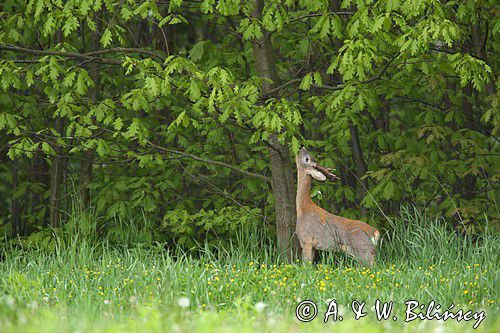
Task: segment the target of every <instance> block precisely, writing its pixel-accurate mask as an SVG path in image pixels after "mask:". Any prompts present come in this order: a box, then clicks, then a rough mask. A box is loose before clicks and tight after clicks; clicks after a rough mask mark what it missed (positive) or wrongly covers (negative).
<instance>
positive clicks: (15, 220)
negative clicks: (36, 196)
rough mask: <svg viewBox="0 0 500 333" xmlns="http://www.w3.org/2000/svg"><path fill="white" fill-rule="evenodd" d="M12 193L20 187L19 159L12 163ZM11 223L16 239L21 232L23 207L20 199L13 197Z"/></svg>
mask: <svg viewBox="0 0 500 333" xmlns="http://www.w3.org/2000/svg"><path fill="white" fill-rule="evenodd" d="M12 164H13V165H12V191H13V192H15V191H16V189H17V185H18V179H17V171H18V169H19V166H18V159H17V158H15V159H14V161H13V163H12ZM10 216H11V223H12V236H13V237H16V236H18V235H19V234H20V231H21V205H20V204H19V198H15V197H14V196H13V197H12V207H11V210H10Z"/></svg>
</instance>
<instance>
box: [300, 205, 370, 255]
mask: <svg viewBox="0 0 500 333" xmlns="http://www.w3.org/2000/svg"><path fill="white" fill-rule="evenodd" d="M308 208H309V209H307V210H306V211H304V212H302V214H299V215H298V218H297V234H298V236H299V239H300V240H301V242H302V241H303V240H307V239H310V237H314V238H315V239H316V240H317V241H318V245H317V246H316V248H317V249H319V250H328V249H334V248H339V247H345V246H347V247H351V248H355V249H357V250H358V251H369V252H372V251H373V249H374V248H375V243H376V242H374V241H373V239H374V232H375V229H374V228H372V227H371V226H370V225H368V224H367V223H365V222H362V221H359V220H351V219H348V218H344V217H341V216H337V215H333V214H331V213H329V212H327V211H326V210H324V209H323V208H321V207H319V206H316V205H315V206H311V207H308Z"/></svg>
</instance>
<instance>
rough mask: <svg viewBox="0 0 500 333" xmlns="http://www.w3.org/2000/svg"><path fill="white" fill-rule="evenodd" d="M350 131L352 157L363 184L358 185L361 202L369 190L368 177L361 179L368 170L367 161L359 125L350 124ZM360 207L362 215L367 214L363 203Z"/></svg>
mask: <svg viewBox="0 0 500 333" xmlns="http://www.w3.org/2000/svg"><path fill="white" fill-rule="evenodd" d="M349 131H350V132H351V150H352V158H353V160H354V164H355V165H356V171H357V177H358V179H359V182H360V183H361V186H360V187H358V189H359V190H358V197H359V200H360V202H361V201H362V200H363V198H364V197H365V195H366V191H367V190H368V181H367V180H366V179H361V178H362V177H363V176H364V175H365V174H366V171H367V168H366V162H365V159H364V157H363V151H362V150H361V144H360V142H359V133H358V127H357V126H356V125H353V124H351V125H350V126H349ZM360 209H361V215H363V216H366V209H365V208H364V207H362V206H361V205H360Z"/></svg>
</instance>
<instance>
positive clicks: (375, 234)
mask: <svg viewBox="0 0 500 333" xmlns="http://www.w3.org/2000/svg"><path fill="white" fill-rule="evenodd" d="M295 163H296V164H297V180H298V182H297V236H298V238H299V241H300V246H301V247H302V259H303V260H304V261H308V262H312V261H313V259H314V253H315V250H332V249H341V250H342V251H344V252H346V253H347V254H349V255H351V256H353V257H355V258H357V259H358V260H360V261H361V262H363V263H365V264H367V265H370V266H372V265H373V264H374V263H375V249H376V246H377V243H378V240H379V239H380V232H379V231H378V230H377V229H375V228H372V227H371V226H369V225H368V224H366V223H365V222H361V221H358V220H350V219H347V218H344V217H340V216H336V215H333V214H331V213H329V212H327V211H326V210H324V209H323V208H321V207H319V206H318V205H316V204H315V203H314V202H313V201H312V199H311V195H310V193H309V192H310V190H311V182H312V179H313V178H314V179H317V180H320V181H324V180H325V179H326V178H329V179H330V180H335V179H339V178H338V177H337V176H335V175H334V174H333V173H332V172H331V169H328V168H324V167H322V166H321V165H319V164H318V163H316V162H315V161H314V160H313V159H312V158H311V156H310V155H309V153H308V152H307V150H306V149H305V148H302V149H301V150H300V152H299V154H298V155H297V157H296V159H295Z"/></svg>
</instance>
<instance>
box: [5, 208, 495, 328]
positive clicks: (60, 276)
mask: <svg viewBox="0 0 500 333" xmlns="http://www.w3.org/2000/svg"><path fill="white" fill-rule="evenodd" d="M391 223H392V228H391V229H390V230H391V231H390V232H388V233H386V234H385V235H384V236H383V241H382V244H381V246H380V249H379V253H378V261H377V264H376V266H374V267H372V268H367V267H363V266H359V265H357V264H356V262H355V261H353V260H351V259H349V258H347V257H345V256H343V255H342V254H340V253H336V254H326V255H323V256H322V257H321V258H320V259H319V260H318V262H317V263H316V264H304V263H301V262H298V261H297V262H286V261H284V260H280V258H279V257H278V256H277V255H276V251H275V249H274V247H273V245H272V244H270V243H269V241H268V240H267V239H268V237H267V235H265V233H264V232H263V231H262V230H259V229H253V230H246V231H242V232H241V233H240V236H239V237H238V239H237V240H235V241H234V242H233V243H232V244H231V246H229V247H226V248H213V247H208V246H205V247H202V250H200V251H196V252H194V251H191V252H182V251H180V250H177V251H167V250H165V247H164V246H163V245H161V244H156V245H155V244H146V245H144V244H143V245H142V246H141V245H136V246H133V247H131V246H117V245H116V244H110V243H109V242H107V241H99V240H97V238H95V237H93V236H89V235H90V234H91V233H88V232H87V233H83V232H75V233H73V234H67V235H66V236H58V237H55V236H54V237H53V238H52V242H51V243H50V244H53V246H52V247H49V246H40V245H39V244H38V243H33V244H31V243H29V242H26V241H18V242H9V243H7V242H4V243H3V244H2V247H3V248H2V249H1V250H0V278H1V280H0V332H146V331H151V332H168V331H172V332H233V331H238V332H253V331H263V332H298V331H306V332H308V331H310V332H318V331H320V332H321V331H324V332H327V331H328V332H331V331H353V330H355V331H364V332H381V331H398V332H401V331H403V332H414V331H420V332H447V331H453V332H468V331H472V330H473V329H472V327H473V325H474V320H471V321H468V322H466V321H461V322H457V321H456V320H448V321H446V322H445V321H437V320H425V321H424V320H415V321H412V322H409V323H405V322H404V313H405V301H407V300H418V301H419V302H420V303H429V302H430V301H431V300H434V301H436V302H437V303H439V304H441V305H442V307H443V309H446V308H447V307H448V306H449V305H450V304H451V303H453V304H455V308H454V310H455V311H456V310H457V309H459V308H461V309H464V310H472V311H473V312H476V311H485V315H486V319H485V320H484V321H483V322H481V324H480V325H479V327H478V328H477V329H476V330H475V331H477V332H498V331H500V320H499V319H498V318H499V315H500V311H499V310H500V309H499V302H500V299H499V286H498V276H499V274H498V273H499V253H500V251H499V250H500V242H499V236H498V232H497V231H487V232H486V233H485V234H484V236H483V237H481V238H480V239H474V240H471V239H468V238H464V237H463V236H459V235H457V234H456V233H454V232H453V231H451V230H449V229H448V228H447V227H446V226H445V224H444V222H443V221H442V220H441V219H439V218H428V217H425V216H422V215H421V214H419V213H416V212H408V211H406V212H404V214H403V217H402V218H401V219H399V220H394V221H392V222H391ZM90 224H92V223H90ZM123 232H124V235H122V236H123V237H134V236H136V235H134V234H135V233H138V232H140V231H139V230H132V231H126V230H125V231H123ZM127 232H130V233H131V234H126V233H127ZM332 299H335V300H336V302H337V304H338V305H339V307H338V311H339V314H340V315H341V316H342V317H343V319H344V320H342V321H337V322H333V321H332V320H330V321H329V322H328V323H324V322H323V315H324V312H325V311H326V310H327V305H328V302H329V301H330V300H332ZM376 299H380V300H381V301H383V302H388V301H393V302H394V310H393V314H394V315H396V316H397V317H398V320H397V321H394V320H392V319H389V320H382V321H378V320H377V319H376V318H375V311H374V309H373V305H374V303H375V300H376ZM303 300H312V301H314V302H315V303H317V307H318V315H317V317H316V318H315V319H314V320H312V321H311V322H307V323H305V322H300V321H299V320H297V319H296V317H295V310H296V306H297V304H298V303H299V302H301V301H303ZM353 300H358V301H364V302H366V305H365V311H366V313H367V315H366V317H363V318H361V319H359V320H357V321H356V320H354V319H353V318H354V315H353V312H352V311H351V307H350V306H351V302H352V301H353ZM422 311H424V310H422ZM391 316H392V315H391Z"/></svg>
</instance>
